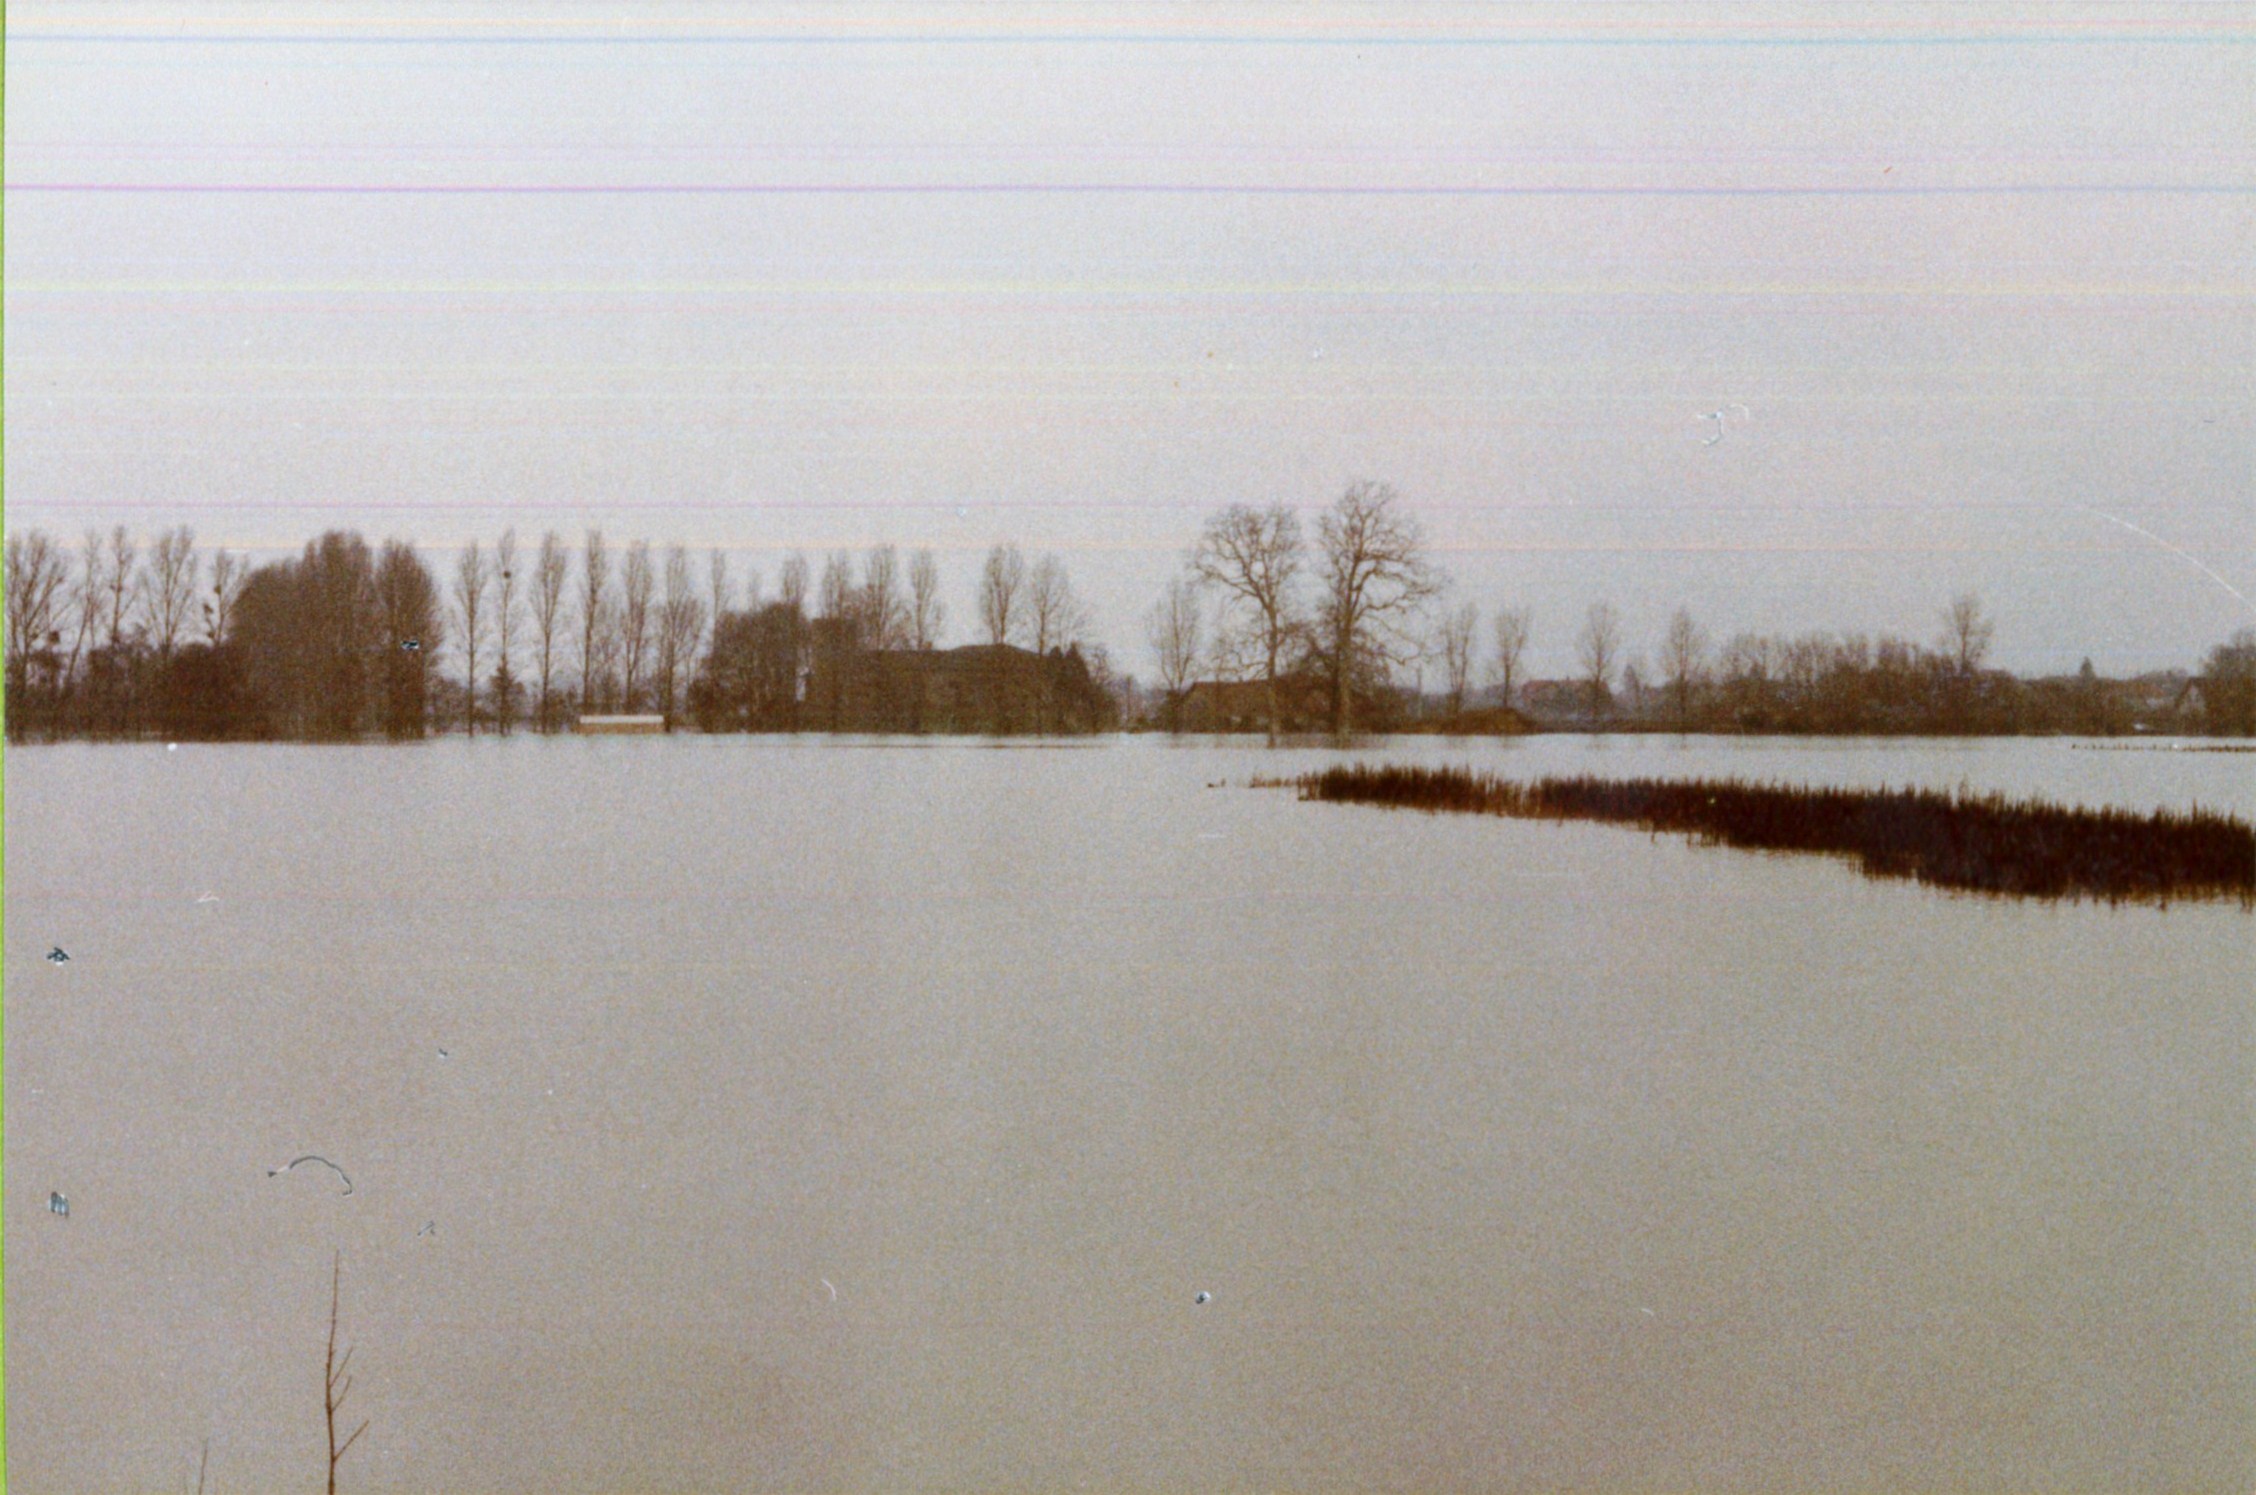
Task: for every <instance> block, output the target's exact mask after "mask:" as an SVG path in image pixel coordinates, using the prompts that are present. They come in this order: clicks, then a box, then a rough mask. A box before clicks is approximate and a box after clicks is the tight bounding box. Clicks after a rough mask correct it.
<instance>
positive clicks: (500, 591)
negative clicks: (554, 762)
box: [493, 527, 519, 736]
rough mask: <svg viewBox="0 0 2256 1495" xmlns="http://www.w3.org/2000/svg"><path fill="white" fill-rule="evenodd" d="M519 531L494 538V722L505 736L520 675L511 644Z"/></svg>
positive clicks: (513, 712)
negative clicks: (512, 665) (513, 667)
mask: <svg viewBox="0 0 2256 1495" xmlns="http://www.w3.org/2000/svg"><path fill="white" fill-rule="evenodd" d="M518 586H519V577H518V575H517V531H516V529H515V528H514V527H512V528H510V529H505V530H503V531H502V532H501V538H500V539H499V540H496V541H495V542H494V603H495V607H494V650H495V652H496V653H497V654H499V655H500V656H501V658H500V661H499V663H497V664H496V665H495V666H494V676H493V714H494V723H495V725H496V726H497V727H498V728H499V729H500V731H501V732H502V734H503V735H504V736H506V735H508V732H509V728H510V725H511V724H512V723H513V722H514V721H515V720H516V716H517V699H516V698H517V676H516V674H515V673H514V672H513V671H512V670H511V669H510V668H509V646H510V645H511V644H512V643H514V642H515V641H516V637H517V611H518V609H517V590H518Z"/></svg>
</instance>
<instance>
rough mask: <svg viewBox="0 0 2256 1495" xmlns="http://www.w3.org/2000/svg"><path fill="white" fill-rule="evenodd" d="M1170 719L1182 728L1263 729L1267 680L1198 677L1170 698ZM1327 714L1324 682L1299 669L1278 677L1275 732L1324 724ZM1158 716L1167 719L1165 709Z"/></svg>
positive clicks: (1266, 719)
mask: <svg viewBox="0 0 2256 1495" xmlns="http://www.w3.org/2000/svg"><path fill="white" fill-rule="evenodd" d="M1173 706H1174V710H1175V722H1176V725H1177V727H1178V729H1179V730H1181V731H1184V732H1266V731H1268V730H1269V684H1268V682H1267V681H1265V680H1198V681H1193V682H1192V684H1191V685H1190V687H1189V688H1188V689H1186V690H1185V691H1184V692H1183V694H1182V695H1181V696H1180V697H1178V698H1177V699H1176V700H1175V702H1174V703H1173ZM1330 714H1331V697H1330V695H1329V694H1328V692H1327V690H1326V688H1325V683H1324V682H1323V681H1322V680H1320V679H1318V678H1317V677H1316V676H1315V675H1313V674H1309V673H1306V672H1301V673H1297V674H1291V675H1280V676H1279V677H1278V678H1277V715H1278V717H1279V718H1280V720H1279V721H1278V723H1277V730H1278V731H1280V732H1315V731H1321V730H1323V727H1324V724H1325V722H1326V721H1327V720H1328V719H1329V717H1330ZM1161 720H1162V722H1165V721H1166V720H1167V718H1166V715H1165V712H1164V710H1163V711H1162V713H1161Z"/></svg>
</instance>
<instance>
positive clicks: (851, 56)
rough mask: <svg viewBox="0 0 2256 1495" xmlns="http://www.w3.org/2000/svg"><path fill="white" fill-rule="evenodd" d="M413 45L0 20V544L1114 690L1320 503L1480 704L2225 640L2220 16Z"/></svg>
mask: <svg viewBox="0 0 2256 1495" xmlns="http://www.w3.org/2000/svg"><path fill="white" fill-rule="evenodd" d="M472 9H473V7H470V6H467V5H448V6H445V7H437V6H427V7H420V8H407V7H402V8H396V9H386V8H380V7H377V6H372V5H369V4H366V3H352V4H346V5H336V4H324V5H321V6H319V7H313V6H302V7H290V6H272V7H265V8H243V9H236V8H230V7H225V6H217V5H196V6H189V5H184V4H183V5H173V6H160V5H137V4H102V5H84V6H72V5H62V4H52V3H50V4H29V3H20V0H19V3H18V4H16V5H13V6H11V7H9V14H8V46H7V64H6V65H7V78H6V83H7V91H6V108H7V119H6V183H7V187H6V206H7V219H6V229H7V234H6V255H7V260H6V281H7V288H6V332H7V340H6V402H7V404H6V415H7V422H6V464H7V465H6V479H7V485H6V500H7V522H8V524H9V526H10V527H11V528H19V527H24V526H29V525H41V526H46V527H49V528H52V529H57V530H60V531H63V532H65V533H67V534H71V535H76V534H77V533H78V532H79V531H80V530H82V529H83V528H84V527H85V526H87V525H90V524H102V525H105V526H106V525H108V524H111V523H114V522H121V521H122V522H125V523H127V524H130V525H132V526H134V527H135V528H137V529H140V530H143V531H149V530H153V529H156V528H158V527H161V526H166V525H170V524H175V523H181V522H185V523H188V524H191V525H193V526H194V527H195V529H196V531H197V535H198V538H199V540H200V541H201V542H203V543H204V544H206V545H211V544H228V545H232V546H237V547H250V548H262V547H276V546H284V545H289V546H295V545H296V544H299V543H301V542H302V541H303V540H304V539H305V538H306V537H307V536H308V535H310V534H311V533H312V532H314V531H316V530H317V529H319V528H322V527H325V526H333V525H343V526H351V527H354V528H358V529H361V530H363V531H364V532H366V533H368V534H369V535H370V537H371V538H380V537H382V536H386V535H394V534H396V535H400V536H404V537H408V538H412V539H414V540H416V541H418V542H420V543H421V544H422V546H423V547H424V548H425V550H426V551H427V552H443V551H447V550H450V549H452V548H453V547H455V546H457V545H459V544H461V543H463V542H465V541H467V540H469V539H471V538H472V537H483V538H487V539H490V538H491V537H492V535H493V534H495V533H496V532H497V531H499V530H500V529H501V527H502V526H504V525H505V524H508V523H511V522H514V523H515V524H516V525H517V526H518V528H519V530H520V532H521V534H526V535H528V537H529V536H530V535H533V534H537V532H538V531H539V530H540V529H542V528H545V527H550V526H553V527H556V528H558V529H561V530H564V531H566V532H567V533H569V534H572V535H575V536H576V535H577V532H578V531H579V530H580V529H581V528H582V527H584V526H586V525H591V524H600V525H601V526H602V527H603V528H604V529H605V531H606V532H607V534H608V535H609V536H610V537H611V538H612V539H613V541H614V542H618V541H624V540H629V539H633V538H636V537H644V536H646V537H648V538H650V539H652V540H654V541H656V542H658V543H659V544H661V545H663V544H666V543H672V542H681V543H685V544H688V545H691V546H695V547H706V546H712V545H725V546H728V547H731V548H732V549H735V550H737V551H739V552H741V559H740V560H739V563H738V564H739V569H740V570H741V567H742V566H743V565H744V564H746V563H756V564H758V565H759V566H760V568H761V570H762V571H763V572H764V573H765V577H766V579H767V580H768V581H769V583H770V585H771V587H772V585H773V577H774V573H775V562H776V558H777V556H778V555H779V554H780V553H781V552H782V551H784V550H786V549H789V548H791V547H804V548H806V549H807V550H809V551H821V550H824V549H828V548H831V547H834V546H852V547H856V548H859V547H862V546H866V545H868V544H871V543H873V542H877V541H892V542H895V543H898V544H900V545H902V546H904V547H913V546H918V545H931V546H934V547H935V548H937V549H938V550H940V551H941V553H942V555H943V558H944V560H945V563H946V565H947V568H948V574H949V578H950V583H951V588H950V591H951V595H950V603H951V608H952V614H953V617H952V628H951V632H952V634H953V635H954V637H955V639H957V640H959V641H960V640H961V639H963V638H964V637H965V635H966V634H967V632H968V630H969V627H970V620H971V612H972V609H971V582H972V573H973V571H974V569H975V566H976V562H977V557H978V555H979V553H980V552H982V551H983V550H984V549H985V548H986V547H987V546H988V545H990V544H992V543H994V542H995V541H997V540H1014V541H1017V542H1018V543H1020V544H1021V545H1023V546H1025V547H1026V548H1027V549H1028V550H1029V551H1036V550H1043V549H1054V550H1057V551H1059V552H1060V553H1062V554H1064V555H1065V557H1066V559H1067V561H1068V564H1069V566H1070V567H1071V570H1072V572H1073V575H1074V577H1075V579H1076V581H1077V582H1078V584H1079V585H1080V587H1081V589H1082V590H1083V592H1084V593H1085V594H1086V595H1087V596H1088V598H1089V599H1090V600H1091V602H1092V603H1093V604H1094V605H1095V609H1096V618H1097V625H1098V632H1099V634H1100V636H1101V637H1103V638H1104V639H1105V640H1106V641H1107V642H1109V643H1110V644H1111V645H1112V648H1113V650H1114V653H1115V655H1116V657H1118V658H1120V659H1121V660H1122V661H1123V662H1124V663H1125V664H1127V665H1128V666H1129V667H1131V668H1134V669H1137V670H1139V671H1144V670H1148V668H1149V653H1148V650H1147V648H1146V645H1145V643H1144V639H1143V632H1144V630H1143V625H1142V615H1143V612H1144V610H1145V609H1146V608H1147V607H1148V606H1149V605H1150V603H1151V602H1152V600H1153V599H1154V598H1155V597H1156V595H1157V594H1158V592H1159V591H1160V589H1161V588H1162V586H1163V585H1164V583H1165V580H1166V578H1167V576H1168V575H1169V574H1170V573H1171V571H1172V570H1173V569H1174V568H1175V567H1176V566H1177V565H1178V564H1179V562H1180V558H1181V555H1182V552H1183V550H1184V548H1185V547H1186V546H1187V545H1188V544H1189V543H1190V542H1191V540H1192V539H1193V538H1194V537H1195V535H1196V532H1197V528H1198V524H1199V521H1200V518H1201V516H1202V515H1204V514H1205V513H1207V512H1209V511H1210V510H1212V509H1214V508H1216V507H1218V506H1219V505H1221V504H1224V503H1227V502H1230V501H1235V500H1245V501H1251V502H1257V503H1267V502H1272V501H1277V500H1283V501H1287V502H1291V503H1294V504H1297V505H1300V506H1301V507H1302V508H1303V509H1304V510H1306V511H1308V512H1310V513H1311V514H1312V513H1313V512H1314V510H1315V509H1316V508H1318V507H1319V506H1321V505H1322V504H1324V503H1326V502H1328V501H1329V500H1330V499H1332V498H1333V497H1335V496H1336V495H1337V494H1338V493H1339V491H1340V490H1341V489H1342V488H1343V487H1344V486H1345V485H1346V484H1347V483H1349V482H1350V481H1352V480H1354V479H1357V478H1375V479H1380V480H1384V481H1387V482H1390V483H1392V484H1393V485H1394V486H1395V487H1396V488H1397V489H1398V490H1399V491H1400V493H1401V494H1402V496H1403V501H1404V502H1405V504H1406V505H1407V506H1408V507H1409V508H1410V509H1411V511H1412V512H1413V513H1414V514H1415V515H1416V516H1417V517H1418V518H1419V519H1420V520H1421V521H1422V522H1423V524H1424V526H1425V528H1426V531H1427V533H1428V535H1429V536H1430V538H1431V540H1432V542H1433V545H1434V549H1435V551H1436V554H1437V558H1438V559H1439V560H1440V561H1441V562H1442V564H1444V565H1445V566H1446V567H1447V568H1448V570H1449V571H1450V572H1451V574H1452V575H1453V576H1454V577H1455V579H1456V581H1457V584H1458V587H1459V591H1460V594H1461V595H1463V596H1466V597H1469V598H1472V599H1473V600H1476V601H1478V602H1479V603H1481V605H1482V606H1483V608H1484V610H1486V609H1488V608H1491V607H1493V606H1494V605H1496V604H1497V603H1500V602H1506V601H1509V602H1512V603H1515V604H1523V605H1528V606H1532V607H1533V609H1534V610H1535V621H1536V645H1537V650H1536V652H1537V656H1538V657H1537V659H1536V660H1535V665H1536V668H1537V670H1538V671H1539V672H1564V671H1565V670H1566V669H1567V668H1568V667H1569V665H1568V661H1569V658H1570V652H1571V640H1572V636H1573V633H1574V631H1575V629H1576V627H1577V626H1578V624H1579V620H1580V618H1581V615H1582V612H1583V610H1584V609H1585V608H1586V607H1587V606H1588V605H1589V604H1590V603H1591V602H1592V601H1595V600H1597V599H1599V598H1606V599H1609V600H1611V601H1612V602H1613V603H1614V604H1615V605H1616V606H1617V607H1618V608H1619V609H1620V610H1621V612H1622V614H1623V616H1624V618H1625V620H1626V622H1627V624H1628V628H1629V631H1630V634H1631V636H1632V639H1633V641H1634V642H1636V643H1637V644H1639V645H1640V646H1641V647H1642V648H1643V649H1645V650H1646V651H1648V652H1650V651H1651V649H1652V646H1653V644H1654V643H1655V642H1656V641H1657V639H1658V636H1659V634H1660V631H1661V628H1662V626H1663V624H1664V622H1665V620H1666V617H1667V614H1668V613H1669V612H1670V611H1671V610H1672V609H1673V608H1675V607H1676V606H1677V605H1679V604H1686V605H1689V606H1690V607H1691V608H1692V609H1693V610H1694V612H1695V614H1696V615H1697V616H1698V617H1699V618H1700V619H1701V620H1702V621H1703V622H1704V623H1705V624H1706V626H1707V627H1708V628H1709V630H1710V631H1711V632H1712V633H1713V634H1715V635H1716V636H1718V637H1719V638H1720V637H1722V636H1724V635H1726V634H1728V633H1730V632H1732V631H1735V630H1738V629H1743V628H1753V629H1762V630H1792V631H1800V630H1805V629H1820V628H1826V629H1859V630H1870V631H1878V630H1883V629H1887V630H1897V631H1902V632H1906V633H1910V634H1912V635H1914V636H1916V637H1918V638H1920V639H1923V640H1924V639H1927V638H1930V637H1931V636H1932V635H1933V633H1934V631H1935V615H1936V613H1937V611H1938V610H1939V609H1940V607H1941V606H1942V605H1943V603H1944V602H1945V601H1946V600H1947V599H1948V598H1949V596H1950V595H1951V594H1952V593H1954V592H1958V591H1962V590H1969V589H1971V590H1974V591H1978V592H1979V593H1980V594H1981V596H1982V597H1983V599H1984V600H1985V601H1986V603H1987V604H1988V605H1989V607H1990V609H1991V610H1992V612H1993V613H1994V614H1995V615H1996V616H1997V618H1998V620H1999V621H1998V635H1997V638H1998V656H1997V657H1998V659H1999V661H2000V662H2001V663H2004V664H2008V665H2011V666H2013V667H2016V668H2022V669H2072V668H2074V666H2075V665H2076V663H2077V661H2078V660H2079V659H2080V658H2082V657H2084V656H2086V655H2089V656H2090V657H2091V658H2092V659H2093V660H2094V661H2095V663H2097V664H2098V665H2099V666H2100V667H2101V668H2102V669H2106V670H2110V671H2114V670H2129V669H2134V668H2147V667H2154V666H2161V665H2172V664H2175V665H2190V664H2193V663H2195V662H2197V661H2198V658H2199V656H2200V654H2201V653H2202V652H2203V651H2204V650H2205V649H2207V648H2208V647H2209V646H2210V645H2211V644H2214V643H2216V642H2218V641H2219V640H2221V639H2222V638H2224V637H2225V636H2226V635H2227V634H2228V633H2229V632H2231V631H2232V630H2233V629H2234V628H2235V627H2238V626H2244V625H2250V624H2256V606H2252V605H2251V603H2250V602H2249V601H2248V600H2247V599H2248V598H2249V597H2256V395H2252V391H2256V314H2252V305H2251V296H2250V292H2251V267H2252V266H2256V10H2252V9H2250V8H2247V7H2238V8H2234V7H2209V8H2202V9H2198V10H2193V11H2166V10H2141V11H2130V12H2125V11H2121V10H2119V9H2118V10H2113V11H2104V12H2103V11H2088V12H2087V11H2076V10H2067V9H2062V8H2057V7H2055V8H2047V9H2043V10H2040V11H2031V12H2026V13H2020V14H2016V13H2014V12H2011V11H2008V10H2005V9H2002V8H1973V9H1971V10H1969V9H1966V8H1959V9H1954V10H1949V11H1938V12H1924V11H1920V10H1917V9H1912V8H1908V7H1888V8H1886V9H1880V10H1873V11H1870V12H1866V13H1862V14H1861V15H1860V14H1859V13H1857V12H1854V11H1847V10H1844V9H1842V8H1840V7H1827V8H1825V9H1822V10H1814V11H1805V12H1793V11H1787V12H1785V13H1784V18H1783V19H1781V18H1780V17H1781V13H1780V12H1779V11H1778V10H1777V9H1776V8H1765V9H1762V10H1741V11H1732V10H1707V11H1690V12H1688V11H1680V10H1669V9H1639V10H1631V11H1611V10H1602V9H1577V10H1572V11H1566V12H1546V11H1540V10H1521V11H1503V12H1496V11H1492V10H1486V9H1483V10H1478V11H1463V10H1458V9H1454V8H1441V9H1394V8H1389V9H1387V10H1384V11H1376V10H1371V11H1365V10H1349V9H1333V10H1320V11H1314V10H1306V9H1298V8H1296V9H1291V10H1282V9H1257V8H1248V9H1241V10H1232V9H1229V8H1227V7H1219V6H1200V7H1197V8H1196V9H1195V11H1186V10H1174V9H1159V10H1154V9H1126V8H1121V9H1107V8H1094V7H1089V8H1079V9H1072V10H1063V11H1061V10H1055V9H1016V8H1010V7H994V6H986V7H980V8H977V9H975V10H962V11H955V10H943V9H934V8H924V9H917V10H892V11H884V10H853V11H841V10H835V9H830V10H821V11H810V10H805V9H757V10H756V9H751V8H747V7H737V8H731V9H726V10H721V9H711V8H678V9H667V8H663V7H646V8H635V7H626V6H621V5H615V4H614V5H604V6H601V7H592V6H591V7H584V8H577V9H575V8H573V7H570V6H567V5H558V4H546V5H541V6H534V7H526V8H522V9H512V8H507V7H499V6H487V7H477V8H476V9H478V10H479V12H480V15H479V17H478V18H477V19H475V20H471V19H467V18H466V14H465V13H466V12H468V11H470V10H472ZM622 13H631V15H632V17H633V19H631V20H629V21H628V22H626V23H625V24H620V23H618V22H617V21H616V20H615V19H614V18H615V17H617V16H618V15H620V14H622ZM1194 17H1195V19H1196V20H1197V22H1198V23H1199V24H1198V26H1197V28H1196V29H1193V28H1192V25H1191V22H1192V20H1193V19H1194ZM1797 17H1799V19H1797ZM2242 594H2245V595H2242Z"/></svg>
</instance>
